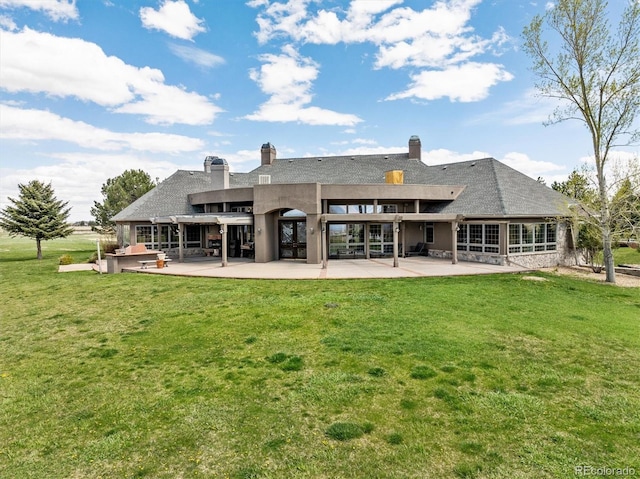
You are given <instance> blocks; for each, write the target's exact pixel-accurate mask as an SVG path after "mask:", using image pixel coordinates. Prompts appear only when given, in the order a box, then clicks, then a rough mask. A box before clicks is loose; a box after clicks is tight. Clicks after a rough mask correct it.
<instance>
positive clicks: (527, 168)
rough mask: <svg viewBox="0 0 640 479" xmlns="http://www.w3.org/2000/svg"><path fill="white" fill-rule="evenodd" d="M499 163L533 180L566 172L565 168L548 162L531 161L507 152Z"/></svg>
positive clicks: (526, 157) (520, 154)
mask: <svg viewBox="0 0 640 479" xmlns="http://www.w3.org/2000/svg"><path fill="white" fill-rule="evenodd" d="M500 161H502V162H503V163H504V164H505V165H507V166H510V167H511V168H513V169H514V170H518V171H519V172H521V173H524V174H525V175H527V176H530V177H531V178H535V179H537V178H538V177H539V176H542V177H545V175H546V176H548V175H549V174H557V173H558V172H564V171H565V170H566V167H564V166H562V165H557V164H555V163H552V162H550V161H539V160H532V159H531V158H529V156H528V155H526V154H525V153H517V152H509V153H507V154H506V155H504V158H502V159H501V160H500ZM545 179H546V178H545Z"/></svg>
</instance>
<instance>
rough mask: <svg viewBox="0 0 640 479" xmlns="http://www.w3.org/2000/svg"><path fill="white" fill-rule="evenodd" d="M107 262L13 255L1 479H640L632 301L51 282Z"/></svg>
mask: <svg viewBox="0 0 640 479" xmlns="http://www.w3.org/2000/svg"><path fill="white" fill-rule="evenodd" d="M94 247H95V242H91V241H89V240H87V239H83V238H82V237H72V238H70V239H67V240H57V241H53V242H47V243H45V245H44V255H45V259H44V260H42V261H37V260H35V259H33V258H34V257H35V246H34V245H33V242H30V241H27V240H22V239H9V238H6V237H2V238H0V290H1V291H2V308H1V309H0V351H1V352H2V354H1V355H0V477H11V478H42V477H47V478H63V477H64V478H66V477H92V478H98V477H104V478H142V477H148V478H175V477H184V478H191V477H220V478H289V477H292V478H318V477H320V478H322V477H326V478H340V477H362V478H389V477H394V478H395V477H420V478H431V477H433V478H440V477H454V478H455V477H463V478H528V477H550V478H551V477H574V467H576V466H580V465H592V466H594V467H620V468H623V467H632V468H635V470H636V471H640V459H639V458H640V446H639V444H640V371H639V369H638V364H640V291H639V290H638V289H637V288H618V287H614V286H610V285H603V284H595V283H590V282H586V281H580V280H577V279H573V278H565V277H557V276H550V275H549V276H545V278H546V279H547V280H548V281H545V282H538V281H523V280H521V278H520V276H518V275H492V276H480V277H461V278H421V279H395V280H350V281H342V280H335V281H334V280H331V281H267V280H264V281H255V280H228V279H212V278H178V277H167V276H157V275H142V274H121V275H102V276H101V275H98V274H95V273H93V272H76V273H64V274H60V273H57V272H56V271H57V262H58V258H59V257H60V256H61V255H62V254H70V255H71V256H73V257H74V259H75V260H76V261H78V262H80V261H84V260H86V258H88V257H89V256H90V255H91V253H92V251H93V248H94ZM541 276H544V275H542V274H541ZM327 305H332V306H331V307H329V306H327ZM345 425H346V426H345ZM354 433H355V435H356V436H357V437H351V435H353V434H354ZM345 435H346V436H348V437H345ZM334 436H337V437H334Z"/></svg>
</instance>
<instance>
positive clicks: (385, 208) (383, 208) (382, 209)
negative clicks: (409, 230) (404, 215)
mask: <svg viewBox="0 0 640 479" xmlns="http://www.w3.org/2000/svg"><path fill="white" fill-rule="evenodd" d="M397 212H398V205H378V213H397Z"/></svg>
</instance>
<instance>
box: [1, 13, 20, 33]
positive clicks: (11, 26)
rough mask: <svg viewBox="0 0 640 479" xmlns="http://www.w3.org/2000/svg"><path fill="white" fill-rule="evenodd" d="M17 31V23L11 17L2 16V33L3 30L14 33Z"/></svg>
mask: <svg viewBox="0 0 640 479" xmlns="http://www.w3.org/2000/svg"><path fill="white" fill-rule="evenodd" d="M17 29H18V25H16V22H14V21H13V19H12V18H11V17H8V16H6V15H0V31H1V30H9V31H13V30H17Z"/></svg>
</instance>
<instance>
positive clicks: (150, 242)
mask: <svg viewBox="0 0 640 479" xmlns="http://www.w3.org/2000/svg"><path fill="white" fill-rule="evenodd" d="M155 232H156V227H155V226H141V225H138V226H136V243H137V244H144V245H145V246H146V247H147V248H148V249H154V248H155V246H154V244H155V242H154V233H155Z"/></svg>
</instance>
